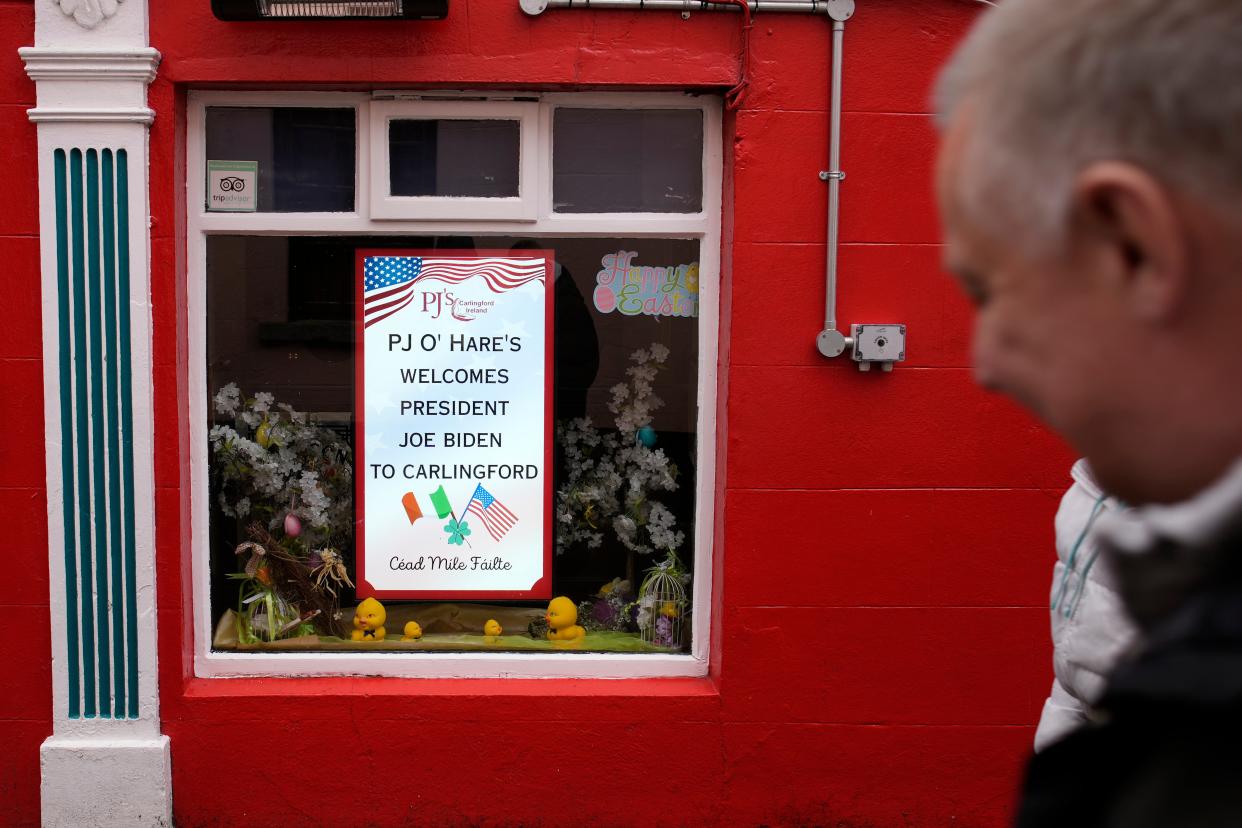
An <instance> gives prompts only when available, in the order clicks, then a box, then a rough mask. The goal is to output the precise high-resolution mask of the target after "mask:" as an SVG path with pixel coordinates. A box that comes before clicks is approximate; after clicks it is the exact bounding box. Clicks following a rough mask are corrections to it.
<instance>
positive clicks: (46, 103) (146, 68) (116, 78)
mask: <svg viewBox="0 0 1242 828" xmlns="http://www.w3.org/2000/svg"><path fill="white" fill-rule="evenodd" d="M17 53H18V54H19V55H20V56H21V58H22V60H23V61H24V62H25V64H26V74H27V75H29V76H30V79H31V80H33V81H34V82H35V84H36V89H37V94H38V105H37V106H36V107H35V108H34V109H31V110H28V112H27V114H28V115H29V116H30V120H32V121H35V122H41V121H59V122H64V121H76V122H84V123H99V122H108V123H127V122H128V123H141V124H149V123H151V121H152V120H153V119H154V118H155V112H154V111H152V110H151V108H150V107H148V106H147V85H148V84H150V83H151V81H153V80H155V72H156V68H157V67H158V66H159V63H160V53H159V52H158V51H156V50H155V49H152V48H150V47H141V48H134V49H84V48H53V47H48V46H27V47H25V48H22V49H18V50H17Z"/></svg>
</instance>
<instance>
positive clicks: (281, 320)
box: [207, 236, 699, 652]
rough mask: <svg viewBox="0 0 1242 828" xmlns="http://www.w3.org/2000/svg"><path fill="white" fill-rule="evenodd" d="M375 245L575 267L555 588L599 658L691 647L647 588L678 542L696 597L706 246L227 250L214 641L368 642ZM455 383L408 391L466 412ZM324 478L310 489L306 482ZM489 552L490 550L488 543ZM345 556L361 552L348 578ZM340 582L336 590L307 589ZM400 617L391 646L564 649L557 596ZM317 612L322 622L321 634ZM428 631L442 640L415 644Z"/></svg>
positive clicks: (558, 312)
mask: <svg viewBox="0 0 1242 828" xmlns="http://www.w3.org/2000/svg"><path fill="white" fill-rule="evenodd" d="M359 247H365V248H369V249H374V248H403V249H410V248H414V249H426V250H445V251H449V250H452V251H469V250H476V249H477V250H489V251H495V250H510V249H512V250H522V249H546V250H551V251H553V252H554V255H555V262H556V265H555V283H554V287H553V291H554V294H553V301H554V308H555V310H554V329H555V352H554V371H555V374H554V376H555V382H554V389H553V390H554V416H555V420H556V427H557V428H556V435H555V443H554V446H555V452H554V459H553V467H552V469H550V470H548V471H549V473H550V474H551V475H552V482H553V489H554V492H555V494H554V497H553V503H552V505H551V507H550V509H549V513H548V514H545V515H543V516H542V519H543V520H546V521H552V526H553V527H554V529H553V531H554V544H555V551H556V554H555V556H554V563H553V569H552V589H553V594H554V595H557V596H566V597H568V598H569V599H570V600H571V601H572V602H573V603H574V604H575V605H576V606H577V608H578V624H579V625H581V626H582V627H584V628H585V629H586V631H587V637H586V640H585V643H584V645H583V647H582V649H588V650H598V651H609V652H616V651H621V652H651V651H653V649H654V650H655V651H660V652H668V651H670V650H671V651H683V652H684V651H685V650H686V649H687V648H688V642H689V641H690V620H689V619H690V606H689V603H688V602H685V603H677V602H676V601H670V600H666V599H663V598H662V599H660V600H659V601H658V602H656V601H654V600H648V599H650V595H649V594H648V595H645V596H639V595H638V594H637V593H638V591H639V588H640V585H641V584H642V583H643V579H644V574H645V573H646V572H647V570H649V569H652V568H653V567H655V565H656V564H658V563H660V562H661V561H663V560H666V559H667V558H668V557H669V554H670V549H671V550H672V551H673V552H674V553H675V555H676V559H677V561H679V562H680V567H681V569H680V570H675V571H678V572H681V573H684V575H685V579H684V580H683V581H681V583H680V586H681V588H683V589H684V591H685V594H686V595H687V596H689V595H692V594H693V589H692V587H693V583H692V579H693V572H692V567H693V562H694V527H695V520H696V513H695V509H696V503H695V489H696V480H697V471H696V466H695V460H696V445H697V439H698V436H697V433H696V424H697V413H698V412H697V390H698V381H699V377H698V317H697V310H698V256H699V243H698V242H697V241H695V240H687V239H637V238H545V239H528V238H517V237H479V238H462V237H452V238H449V237H441V238H429V237H418V238H416V237H336V238H325V237H319V238H307V237H271V236H211V237H208V239H207V291H208V294H207V303H208V305H207V316H208V319H207V323H208V324H207V328H208V334H207V360H208V364H207V382H208V411H207V416H208V422H209V423H210V424H211V425H210V427H211V429H212V433H211V436H210V438H209V468H210V478H211V494H210V497H211V522H210V527H209V538H210V550H211V552H210V555H211V561H210V571H211V611H212V621H213V624H214V625H215V628H214V629H215V638H214V644H213V646H215V647H216V648H217V649H256V650H263V649H277V650H279V649H283V648H286V647H296V648H299V649H302V648H308V649H323V650H334V649H354V650H357V649H358V648H359V647H360V645H359V644H354V643H352V642H350V641H348V640H347V639H348V638H349V632H348V629H349V627H350V626H351V620H352V619H353V617H354V613H355V608H356V606H357V604H358V597H357V594H356V592H355V590H354V588H353V587H352V586H351V585H349V584H347V583H346V581H345V580H344V579H345V578H348V579H349V580H350V581H353V582H354V583H356V570H355V554H354V552H355V550H354V547H353V538H354V520H355V508H354V502H353V492H354V488H353V479H354V458H353V456H352V448H353V446H354V428H355V424H356V423H358V422H359V419H358V418H359V414H360V412H358V411H356V410H355V401H354V382H355V360H354V329H355V325H356V324H357V321H356V317H355V296H356V291H355V290H354V280H355V278H356V274H355V270H354V266H355V263H354V251H355V249H356V248H359ZM487 356H488V355H486V354H485V355H482V356H480V355H477V354H475V355H471V360H483V359H486V358H487ZM466 362H467V363H468V362H470V360H467V361H466ZM446 388H449V387H447V386H424V387H411V388H409V389H408V392H407V395H408V396H409V397H410V398H411V399H418V400H421V401H428V402H429V403H430V404H438V401H449V402H451V401H452V400H453V399H456V397H455V396H454V395H453V392H452V391H451V388H450V389H449V390H446ZM621 389H624V390H621ZM393 439H394V440H395V439H396V438H393ZM308 472H309V473H313V475H314V489H313V490H311V491H310V493H309V494H308V491H307V490H305V489H303V488H301V487H304V486H305V475H306V473H308ZM482 483H483V485H484V486H487V487H488V488H489V489H491V488H492V486H491V484H490V483H489V482H488V481H486V480H484V481H482ZM453 485H455V486H457V487H458V488H462V487H466V488H470V487H473V485H474V482H473V481H468V482H462V481H458V482H457V483H454V484H453ZM466 488H462V491H463V498H464V492H465V491H466ZM493 491H496V490H495V489H493ZM450 495H451V496H452V497H453V498H454V500H455V502H456V499H457V492H456V491H455V490H454V491H452V492H450ZM291 513H292V514H294V515H296V516H297V517H298V521H299V522H300V524H301V526H300V532H299V534H297V535H296V536H293V535H291V533H290V531H289V527H288V526H287V525H286V521H285V518H286V516H287V515H289V514H291ZM256 526H257V529H256V528H255V527H256ZM256 538H258V539H259V540H256ZM473 540H474V542H475V546H476V547H477V548H478V550H482V551H483V552H485V553H487V554H490V552H488V551H487V548H486V547H485V544H486V543H487V540H486V538H485V537H476V538H474V539H473ZM248 542H250V543H253V542H261V545H262V544H266V546H267V548H266V549H265V554H264V555H260V556H258V557H257V558H256V553H255V550H254V548H253V547H248V546H244V544H246V543H248ZM327 549H331V550H333V554H334V555H335V554H339V556H340V559H339V568H338V567H337V566H336V563H335V559H334V558H332V556H329V555H327V554H326V553H324V552H323V550H327ZM473 554H479V551H477V550H476V552H474V553H473ZM274 555H277V556H279V555H284V556H285V558H283V559H281V560H280V561H279V562H274V559H273V556H274ZM325 560H327V561H332V566H331V568H328V567H326V566H325ZM290 572H292V573H293V574H292V575H290V574H289V573H290ZM282 573H283V574H282ZM321 574H322V578H320V575H321ZM295 575H296V576H297V577H294V576H295ZM302 576H309V577H310V578H311V580H310V581H307V580H306V578H305V577H302ZM282 578H284V580H282ZM289 578H292V579H293V580H296V581H297V582H298V583H299V584H300V586H298V587H291V586H290V583H291V582H290V580H289ZM265 579H266V580H265ZM320 580H321V581H322V582H323V583H327V584H329V585H332V586H334V587H335V590H336V594H335V596H330V595H327V594H324V593H323V591H322V588H320V589H319V591H318V592H311V593H308V594H303V593H307V590H311V589H312V587H310V584H312V583H315V582H317V581H320ZM299 590H301V592H299ZM269 593H270V594H271V595H272V596H273V601H272V603H271V605H270V606H271V607H272V608H273V609H272V611H274V612H276V613H277V614H278V616H279V618H280V623H279V624H276V625H273V627H279V628H280V629H279V630H278V632H277V633H276V638H277V639H278V640H276V641H275V642H274V643H273V642H268V641H266V640H265V639H266V638H267V637H268V636H267V627H266V626H265V623H266V622H265V620H264V619H265V617H266V615H267V613H268V611H269V610H268V609H267V607H268V606H269V604H268V602H267V600H266V595H267V594H269ZM256 595H258V596H260V597H259V599H256V600H253V601H251V603H249V604H247V603H244V602H245V601H246V599H248V598H252V597H253V596H256ZM319 600H322V601H323V602H324V603H323V604H322V606H321V605H319V604H316V603H314V602H315V601H319ZM643 600H647V603H646V604H645V605H644V604H643ZM338 602H339V606H338ZM383 604H384V607H385V609H386V611H387V617H388V621H387V623H386V625H385V626H386V630H387V635H388V638H387V639H386V641H385V642H384V643H383V644H382V646H381V645H376V646H377V647H379V649H391V650H402V651H404V650H411V651H418V650H445V649H448V650H480V649H490V650H495V649H504V650H512V651H515V652H548V651H549V650H550V649H551V644H552V643H553V642H551V641H549V640H548V639H547V635H546V627H541V624H542V623H543V620H542V619H543V618H544V612H545V609H546V608H547V606H548V602H547V601H525V602H523V601H500V602H489V603H486V604H480V603H477V602H474V603H472V602H456V603H449V604H446V603H444V602H436V603H430V602H416V601H395V600H394V601H389V600H385V601H383ZM314 609H321V613H320V615H319V616H317V617H315V618H310V619H308V620H306V621H305V622H302V621H301V620H300V619H301V618H302V617H304V616H306V615H307V614H308V613H310V612H313V610H314ZM338 609H339V612H340V618H339V619H335V620H336V621H337V622H338V623H342V624H343V625H344V628H343V629H342V628H341V627H337V628H336V630H335V633H336V634H335V635H333V634H330V633H331V632H332V631H331V630H330V629H329V628H328V625H327V622H328V621H330V620H333V619H332V616H333V615H335V613H336V612H337V611H338ZM239 618H240V619H243V621H242V623H239V622H238V619H239ZM493 618H494V619H496V620H498V621H499V623H500V624H501V626H502V628H503V630H504V633H503V635H502V637H501V638H500V639H499V640H498V641H497V640H495V639H493V640H492V641H491V642H487V641H485V638H484V635H485V634H484V630H483V625H484V623H485V622H486V621H487V620H489V619H493ZM244 619H249V620H248V621H247V620H244ZM256 619H258V621H256ZM661 619H663V620H661ZM411 621H414V622H417V623H418V624H419V625H420V628H421V630H422V632H423V636H422V638H420V639H417V640H411V641H402V640H401V638H402V635H401V633H402V632H403V630H404V627H405V625H406V624H407V623H409V622H411ZM286 625H291V626H288V627H287V628H286ZM342 634H343V635H342ZM644 635H645V640H644ZM310 636H315V637H314V638H311V637H310ZM298 637H301V638H302V640H300V641H297V642H290V641H289V639H291V638H298ZM371 649H374V648H371Z"/></svg>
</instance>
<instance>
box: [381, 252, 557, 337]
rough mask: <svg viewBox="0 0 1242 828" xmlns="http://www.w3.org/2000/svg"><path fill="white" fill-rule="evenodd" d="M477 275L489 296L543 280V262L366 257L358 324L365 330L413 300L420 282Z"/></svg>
mask: <svg viewBox="0 0 1242 828" xmlns="http://www.w3.org/2000/svg"><path fill="white" fill-rule="evenodd" d="M475 276H479V277H481V278H482V279H483V281H484V282H485V283H486V284H487V286H488V288H489V289H490V290H491V291H492V292H493V293H504V292H505V291H507V290H512V289H513V288H516V287H521V286H522V285H524V284H526V283H527V282H534V281H540V282H542V281H543V279H544V260H543V259H521V258H512V259H506V258H496V257H480V258H454V259H450V258H430V257H423V256H368V257H366V258H365V259H364V260H363V266H362V324H363V327H365V328H369V327H371V326H372V325H374V324H375V323H376V322H379V321H381V320H383V319H387V318H388V317H390V316H392V315H393V314H394V313H398V312H399V311H401V310H402V309H403V308H405V307H407V306H408V305H409V304H410V303H411V302H413V301H414V286H415V285H416V284H418V283H420V282H447V283H448V284H450V285H455V284H459V283H461V282H464V281H466V280H467V279H471V278H474V277H475Z"/></svg>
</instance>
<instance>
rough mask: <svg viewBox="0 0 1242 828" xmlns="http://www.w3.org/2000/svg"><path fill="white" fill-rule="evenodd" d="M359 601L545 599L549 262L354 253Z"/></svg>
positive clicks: (544, 257) (514, 255)
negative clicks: (375, 599) (363, 599)
mask: <svg viewBox="0 0 1242 828" xmlns="http://www.w3.org/2000/svg"><path fill="white" fill-rule="evenodd" d="M356 278H357V293H356V296H357V314H356V326H357V337H356V349H357V350H356V354H355V365H356V369H355V395H356V399H355V417H356V419H355V427H354V440H355V474H354V476H355V480H356V486H357V492H356V503H355V510H356V514H357V525H356V531H355V542H356V545H357V561H358V573H357V574H358V596H359V597H360V598H362V597H366V596H375V597H377V598H430V599H439V600H446V599H450V600H456V599H515V598H531V599H537V598H548V597H551V584H552V580H551V563H552V527H551V523H550V521H549V520H548V517H547V516H548V515H549V514H550V510H551V504H552V481H551V465H552V461H551V458H552V358H553V351H552V332H553V313H552V296H553V290H552V258H551V253H549V252H547V251H538V250H522V251H443V250H436V251H416V250H371V251H367V250H362V251H359V252H358V254H357V270H356Z"/></svg>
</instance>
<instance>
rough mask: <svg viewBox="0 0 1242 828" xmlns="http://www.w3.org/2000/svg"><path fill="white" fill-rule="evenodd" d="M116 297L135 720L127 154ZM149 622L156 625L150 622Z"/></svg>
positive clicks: (121, 182) (121, 157)
mask: <svg viewBox="0 0 1242 828" xmlns="http://www.w3.org/2000/svg"><path fill="white" fill-rule="evenodd" d="M116 238H117V294H118V295H119V296H120V297H121V301H120V306H119V310H120V319H119V320H118V322H119V325H120V339H121V343H122V348H121V401H120V402H121V452H122V454H121V461H122V463H124V469H125V471H124V474H123V475H122V477H121V485H122V488H123V489H124V494H123V499H122V500H123V505H124V510H125V517H124V519H125V629H126V631H127V633H128V636H129V637H128V645H129V649H128V652H129V665H128V666H129V670H128V672H129V693H128V696H127V699H128V702H129V716H130V717H131V718H134V719H136V718H138V587H137V585H136V572H137V559H136V555H137V549H138V544H137V542H136V540H135V539H134V414H133V412H134V406H133V399H134V393H133V391H134V384H133V372H132V369H131V365H130V341H131V340H130V328H129V154H128V153H127V152H126V151H125V150H117V153H116ZM151 623H155V620H154V619H152V621H151Z"/></svg>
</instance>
